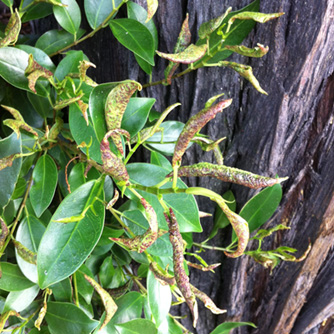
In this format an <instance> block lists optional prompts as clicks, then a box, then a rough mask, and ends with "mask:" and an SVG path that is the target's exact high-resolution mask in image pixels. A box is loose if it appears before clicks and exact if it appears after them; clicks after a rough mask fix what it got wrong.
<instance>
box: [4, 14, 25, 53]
mask: <svg viewBox="0 0 334 334" xmlns="http://www.w3.org/2000/svg"><path fill="white" fill-rule="evenodd" d="M20 30H21V18H20V14H19V13H18V11H17V8H15V12H14V13H12V15H11V16H10V19H9V21H8V24H7V26H6V29H5V37H4V38H2V39H1V40H0V48H1V47H4V46H8V45H15V43H16V42H17V39H18V37H19V33H20Z"/></svg>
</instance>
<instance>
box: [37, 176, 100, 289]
mask: <svg viewBox="0 0 334 334" xmlns="http://www.w3.org/2000/svg"><path fill="white" fill-rule="evenodd" d="M96 198H99V199H100V200H102V201H103V200H104V195H103V183H102V181H101V180H100V181H90V182H87V183H85V184H83V185H82V186H81V187H79V188H78V189H77V190H75V191H74V192H73V193H71V194H70V195H68V196H67V197H66V198H65V199H64V200H63V201H62V202H61V204H60V205H59V207H58V208H57V210H56V212H55V213H54V215H53V216H52V218H51V222H50V223H49V225H48V227H47V230H46V231H45V233H44V235H43V238H42V240H41V243H40V246H39V249H38V254H37V271H38V283H39V285H40V287H41V288H43V289H44V288H46V287H47V286H49V285H51V284H54V283H57V282H59V281H61V280H63V279H64V278H66V277H68V276H69V275H71V274H72V273H74V272H75V271H76V270H77V269H78V268H79V267H80V266H81V265H82V263H83V262H84V261H85V260H86V259H87V257H88V256H89V254H90V253H91V252H92V250H93V249H94V247H95V245H96V244H97V242H98V240H99V238H100V236H101V233H102V228H103V223H104V215H105V209H104V206H103V204H102V203H101V202H100V200H97V199H96ZM89 206H90V208H89V209H88V210H87V211H86V213H85V215H84V218H82V219H81V218H78V219H79V220H77V221H74V222H69V223H66V224H65V223H58V222H55V221H56V220H61V219H65V218H70V217H72V216H74V217H80V215H81V214H82V213H83V211H84V210H85V209H86V208H88V207H89Z"/></svg>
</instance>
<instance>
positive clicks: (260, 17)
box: [228, 12, 284, 26]
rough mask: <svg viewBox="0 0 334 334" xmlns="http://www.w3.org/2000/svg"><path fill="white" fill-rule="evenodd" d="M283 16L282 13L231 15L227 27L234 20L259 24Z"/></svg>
mask: <svg viewBox="0 0 334 334" xmlns="http://www.w3.org/2000/svg"><path fill="white" fill-rule="evenodd" d="M282 15H284V13H271V14H266V13H257V12H242V13H238V14H236V15H233V16H232V17H231V18H230V19H229V20H228V26H231V25H232V24H233V22H234V21H235V20H253V21H255V22H259V23H266V22H268V21H270V20H273V19H276V18H278V17H280V16H282Z"/></svg>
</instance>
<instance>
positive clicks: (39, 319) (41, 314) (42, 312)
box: [34, 301, 47, 331]
mask: <svg viewBox="0 0 334 334" xmlns="http://www.w3.org/2000/svg"><path fill="white" fill-rule="evenodd" d="M46 312H47V303H46V301H44V302H43V307H42V308H41V310H40V311H39V313H38V317H37V319H36V321H35V323H34V325H35V327H36V328H37V329H38V330H39V331H40V330H41V324H42V322H43V320H44V317H45V314H46Z"/></svg>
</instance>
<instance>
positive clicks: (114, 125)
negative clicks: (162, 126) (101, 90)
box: [105, 80, 142, 147]
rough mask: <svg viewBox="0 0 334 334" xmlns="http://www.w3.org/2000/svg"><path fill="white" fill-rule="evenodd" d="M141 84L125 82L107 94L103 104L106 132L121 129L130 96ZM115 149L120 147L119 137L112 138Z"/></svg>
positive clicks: (130, 81) (139, 88) (131, 81)
mask: <svg viewBox="0 0 334 334" xmlns="http://www.w3.org/2000/svg"><path fill="white" fill-rule="evenodd" d="M141 89H142V87H141V84H140V83H138V82H136V81H133V80H125V81H123V82H121V83H120V84H119V85H117V86H116V87H115V88H114V89H112V90H111V91H110V93H109V94H108V97H107V100H106V104H105V119H106V124H107V129H108V130H115V129H120V128H121V123H122V118H123V115H124V112H125V109H126V106H127V105H128V103H129V100H130V98H131V96H132V94H133V93H134V92H135V91H136V90H141ZM113 140H114V142H115V144H116V147H120V146H121V145H122V141H121V138H120V136H119V135H117V136H115V137H114V138H113Z"/></svg>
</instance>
